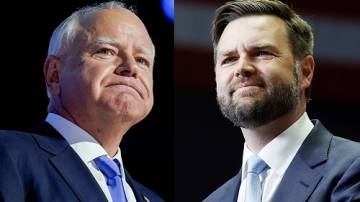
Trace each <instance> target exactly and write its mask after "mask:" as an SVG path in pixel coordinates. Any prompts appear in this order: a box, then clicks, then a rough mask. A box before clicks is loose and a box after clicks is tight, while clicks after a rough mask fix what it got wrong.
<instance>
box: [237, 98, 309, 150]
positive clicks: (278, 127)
mask: <svg viewBox="0 0 360 202" xmlns="http://www.w3.org/2000/svg"><path fill="white" fill-rule="evenodd" d="M304 112H305V105H301V106H298V107H296V108H295V109H294V110H292V111H290V112H288V113H287V114H284V115H283V116H281V117H279V118H277V119H275V120H273V121H271V122H269V123H267V124H265V125H262V126H260V127H257V128H241V130H242V133H243V136H244V139H245V142H246V144H247V146H248V147H249V149H250V150H251V151H252V152H254V153H256V154H257V153H259V152H260V151H261V149H262V148H264V147H265V146H266V145H267V144H268V143H269V142H271V141H272V140H273V139H274V138H276V137H277V136H278V135H280V134H281V133H282V132H283V131H285V130H286V129H287V128H289V127H290V126H291V125H292V124H293V123H294V122H295V121H297V120H298V119H299V118H300V117H301V115H302V114H303V113H304Z"/></svg>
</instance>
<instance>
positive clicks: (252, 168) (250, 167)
mask: <svg viewBox="0 0 360 202" xmlns="http://www.w3.org/2000/svg"><path fill="white" fill-rule="evenodd" d="M267 168H269V166H268V165H267V164H266V163H265V161H263V160H262V159H261V158H259V157H258V156H257V155H253V156H251V157H250V158H249V159H248V160H247V172H248V173H255V174H256V175H259V174H260V173H262V172H263V171H264V170H265V169H267Z"/></svg>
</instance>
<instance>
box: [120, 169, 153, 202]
mask: <svg viewBox="0 0 360 202" xmlns="http://www.w3.org/2000/svg"><path fill="white" fill-rule="evenodd" d="M125 177H126V182H127V183H128V184H129V185H130V187H131V189H132V191H133V192H134V195H135V198H136V201H138V202H141V201H145V202H147V201H150V200H149V199H148V198H147V197H146V196H145V195H144V194H143V193H142V192H141V190H140V189H139V188H138V186H137V185H136V181H135V180H133V179H132V178H131V176H130V175H129V173H128V172H127V171H126V170H125Z"/></svg>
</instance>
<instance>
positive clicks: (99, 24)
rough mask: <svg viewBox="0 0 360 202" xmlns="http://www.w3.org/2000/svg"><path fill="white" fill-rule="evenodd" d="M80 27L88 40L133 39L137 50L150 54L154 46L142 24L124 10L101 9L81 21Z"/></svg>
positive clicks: (133, 15) (132, 14) (129, 12)
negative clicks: (140, 49) (146, 51)
mask: <svg viewBox="0 0 360 202" xmlns="http://www.w3.org/2000/svg"><path fill="white" fill-rule="evenodd" d="M81 24H82V27H83V28H84V29H85V30H86V32H87V33H88V35H89V36H88V37H90V38H98V37H102V38H104V37H107V38H109V39H112V40H125V41H126V40H129V39H133V40H134V39H135V42H136V44H137V46H139V48H142V49H147V50H149V51H150V52H152V54H155V52H154V45H153V42H152V40H151V38H150V36H149V33H148V31H147V29H146V27H145V25H144V24H143V22H142V21H141V20H140V19H139V18H138V17H137V16H136V15H135V14H134V13H132V12H131V11H129V10H127V9H124V8H116V9H103V10H99V11H96V12H95V13H94V14H93V15H92V16H89V17H88V18H87V19H84V20H83V21H82V23H81Z"/></svg>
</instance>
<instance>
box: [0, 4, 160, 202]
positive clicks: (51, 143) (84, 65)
mask: <svg viewBox="0 0 360 202" xmlns="http://www.w3.org/2000/svg"><path fill="white" fill-rule="evenodd" d="M154 57H155V50H154V45H153V43H152V41H151V38H150V36H149V34H148V32H147V30H146V28H145V26H144V24H143V23H142V21H141V20H140V19H139V18H138V17H137V16H136V15H135V14H134V13H133V12H132V11H131V10H130V9H128V8H126V6H125V5H124V4H123V3H120V2H116V1H112V2H107V3H101V4H98V5H94V6H88V7H84V8H82V9H80V10H78V11H76V12H74V13H73V14H72V15H71V16H70V17H68V18H67V19H65V20H64V21H63V22H62V23H61V24H60V25H59V26H58V27H57V28H56V29H55V31H54V32H53V35H52V37H51V40H50V45H49V50H48V56H47V58H46V61H45V64H44V68H43V70H44V75H45V83H46V87H47V93H48V96H49V99H50V102H49V105H48V112H49V113H48V116H47V117H46V120H45V121H44V122H43V123H41V124H40V125H39V126H38V127H37V128H36V129H35V130H34V131H33V132H32V133H25V132H16V131H2V132H1V133H0V152H1V155H0V162H1V164H0V199H1V201H5V202H22V201H39V202H41V201H43V202H50V201H51V202H53V201H84V202H91V201H93V202H102V201H110V202H111V201H113V202H126V201H128V202H134V201H162V199H161V198H160V197H159V196H157V195H156V194H155V193H154V192H152V191H151V190H149V189H147V188H146V187H144V186H143V185H141V184H140V183H138V182H136V181H135V180H133V179H132V178H131V177H130V176H129V175H128V173H127V171H126V170H125V169H124V165H123V162H122V157H121V151H120V148H119V144H120V142H121V140H122V138H123V136H124V135H125V133H126V132H127V131H128V130H129V129H130V128H131V127H132V126H133V125H135V124H137V123H138V122H140V121H141V120H142V119H144V118H145V117H146V116H147V115H148V114H149V112H150V110H151V108H152V106H153V75H152V74H153V66H154Z"/></svg>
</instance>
